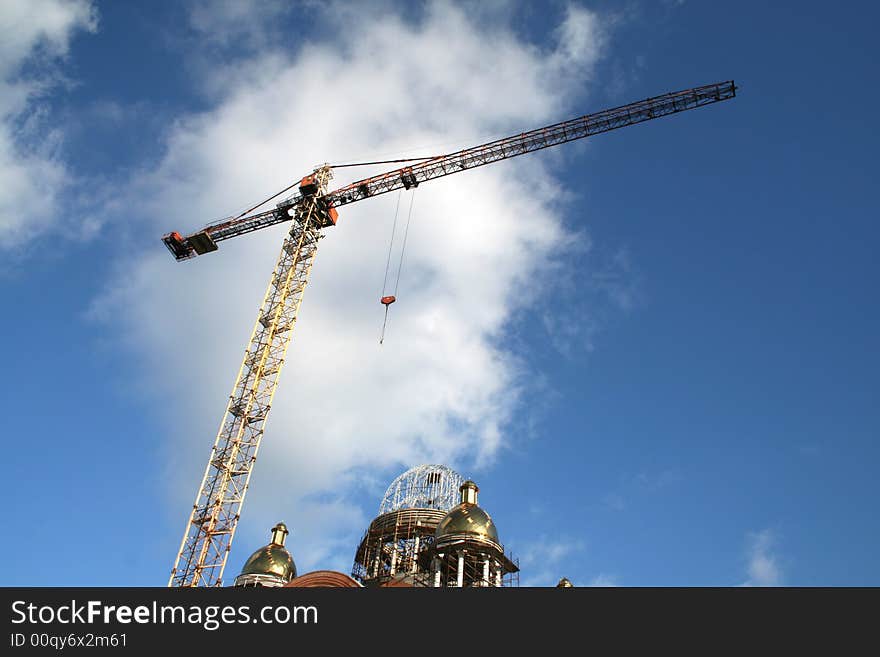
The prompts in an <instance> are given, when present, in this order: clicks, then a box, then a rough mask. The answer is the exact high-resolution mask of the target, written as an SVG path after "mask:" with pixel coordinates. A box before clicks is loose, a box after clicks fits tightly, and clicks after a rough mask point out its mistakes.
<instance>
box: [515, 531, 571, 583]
mask: <svg viewBox="0 0 880 657" xmlns="http://www.w3.org/2000/svg"><path fill="white" fill-rule="evenodd" d="M583 550H584V543H583V541H581V540H578V539H574V538H571V537H568V536H560V537H557V538H549V537H547V536H541V537H538V538H537V539H535V540H533V541H532V542H530V543H527V544H525V545H524V546H523V547H522V548H521V549H520V552H519V559H520V566H521V568H522V571H523V579H522V582H521V584H522V585H523V586H556V584H557V583H558V582H559V579H560V578H561V577H563V576H565V574H566V573H564V572H560V571H561V570H562V569H563V568H564V567H565V564H566V560H567V559H569V558H570V557H572V556H573V555H577V554H578V553H581V552H583ZM569 579H570V578H569Z"/></svg>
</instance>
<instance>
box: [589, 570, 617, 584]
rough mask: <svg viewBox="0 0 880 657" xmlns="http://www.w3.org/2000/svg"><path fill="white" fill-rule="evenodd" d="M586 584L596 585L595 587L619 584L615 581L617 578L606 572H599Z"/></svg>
mask: <svg viewBox="0 0 880 657" xmlns="http://www.w3.org/2000/svg"><path fill="white" fill-rule="evenodd" d="M588 586H596V587H610V586H620V584H619V583H618V581H617V578H616V577H615V576H614V575H609V574H607V573H599V574H598V575H596V576H595V577H594V578H593V579H591V580H590V583H589V584H588Z"/></svg>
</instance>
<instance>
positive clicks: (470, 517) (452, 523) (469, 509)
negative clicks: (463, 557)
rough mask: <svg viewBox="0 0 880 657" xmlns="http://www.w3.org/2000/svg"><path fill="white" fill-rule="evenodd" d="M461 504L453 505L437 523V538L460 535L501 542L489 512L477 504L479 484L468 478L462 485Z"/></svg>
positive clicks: (435, 535) (435, 534)
mask: <svg viewBox="0 0 880 657" xmlns="http://www.w3.org/2000/svg"><path fill="white" fill-rule="evenodd" d="M459 490H460V491H461V504H459V505H458V506H456V507H453V508H452V509H451V510H450V511H449V513H447V514H446V516H445V517H444V518H443V520H441V521H440V523H439V524H438V525H437V531H436V532H435V533H434V537H435V540H436V539H442V538H450V537H452V536H460V535H462V534H465V535H467V536H468V537H478V538H484V539H489V540H490V541H492V542H493V543H499V541H498V530H497V529H495V523H494V522H492V518H491V517H490V516H489V514H488V513H486V512H485V511H483V509H481V508H480V507H479V506H477V493H478V492H479V491H480V489H479V488H477V485H476V484H475V483H474V482H473V481H471V480H468V481H466V482H464V483H463V484H462V485H461V488H460V489H459Z"/></svg>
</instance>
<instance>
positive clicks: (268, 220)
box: [162, 80, 736, 260]
mask: <svg viewBox="0 0 880 657" xmlns="http://www.w3.org/2000/svg"><path fill="white" fill-rule="evenodd" d="M735 96H736V85H735V84H734V82H733V80H729V81H727V82H718V83H715V84H709V85H704V86H702V87H694V88H692V89H685V90H683V91H676V92H672V93H667V94H663V95H661V96H655V97H652V98H647V99H645V100H641V101H638V102H635V103H630V104H628V105H622V106H620V107H615V108H612V109H607V110H603V111H601V112H596V113H594V114H587V115H585V116H581V117H578V118H576V119H570V120H568V121H562V122H560V123H555V124H553V125H550V126H545V127H543V128H538V129H537V130H531V131H529V132H523V133H521V134H518V135H514V136H512V137H506V138H504V139H498V140H496V141H492V142H489V143H486V144H481V145H479V146H475V147H473V148H468V149H464V150H461V151H457V152H455V153H451V154H448V155H442V156H439V157H434V158H430V159H427V160H425V161H423V162H419V163H417V164H413V165H409V166H404V167H401V168H399V169H394V170H392V171H388V172H386V173H383V174H380V175H378V176H372V177H370V178H365V179H363V180H358V181H357V182H353V183H351V184H350V185H346V186H345V187H342V188H340V189H337V190H334V191H331V192H328V193H326V194H324V195H323V196H322V197H320V199H319V201H320V207H319V211H320V213H321V215H322V217H321V225H322V227H328V226H332V225H335V224H336V220H337V210H336V208H338V207H340V206H342V205H347V204H349V203H354V202H356V201H360V200H363V199H365V198H370V197H373V196H377V195H379V194H385V193H387V192H392V191H395V190H398V189H411V188H413V187H417V186H418V185H419V184H420V183H423V182H426V181H428V180H433V179H435V178H440V177H443V176H448V175H451V174H453V173H458V172H460V171H466V170H468V169H473V168H476V167H479V166H484V165H486V164H491V163H492V162H498V161H501V160H506V159H509V158H511V157H516V156H518V155H524V154H526V153H531V152H534V151H537V150H541V149H544V148H550V147H551V146H557V145H559V144H564V143H567V142H570V141H575V140H577V139H583V138H584V137H590V136H592V135H598V134H601V133H603V132H609V131H611V130H616V129H618V128H622V127H625V126H629V125H635V124H637V123H643V122H645V121H650V120H652V119H657V118H660V117H663V116H669V115H672V114H677V113H679V112H684V111H687V110H690V109H695V108H698V107H703V106H705V105H709V104H712V103H717V102H720V101H723V100H727V99H729V98H733V97H735ZM309 179H310V176H306V177H305V178H303V180H302V181H301V182H300V193H299V194H295V195H294V196H291V197H290V198H287V199H285V200H284V201H282V202H281V203H279V204H278V205H277V206H276V207H275V208H273V209H271V210H267V211H264V212H260V213H257V214H254V215H250V216H247V217H241V218H234V219H228V220H226V221H223V222H220V223H217V224H213V225H210V226H207V227H206V228H204V229H203V230H201V231H199V232H197V233H194V234H193V235H190V236H188V237H182V236H181V235H180V233H177V232H173V233H168V234H167V235H165V236H163V238H162V241H163V242H164V243H165V246H167V247H168V249H169V251H171V253H172V254H173V255H174V257H175V258H176V259H177V260H186V259H189V258H192V257H195V256H196V255H202V254H204V253H209V252H211V251H216V250H217V242H220V241H222V240H226V239H230V238H232V237H237V236H239V235H244V234H246V233H250V232H253V231H255V230H260V229H262V228H267V227H269V226H274V225H276V224H279V223H283V222H285V221H289V220H290V219H291V212H292V211H293V210H294V209H295V208H296V207H297V205H298V204H299V203H301V202H302V201H303V199H305V198H307V197H309V196H311V194H314V193H315V191H314V190H315V187H314V185H313V184H310V183H309V182H308V181H309Z"/></svg>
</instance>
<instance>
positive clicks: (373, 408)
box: [94, 3, 602, 583]
mask: <svg viewBox="0 0 880 657" xmlns="http://www.w3.org/2000/svg"><path fill="white" fill-rule="evenodd" d="M334 7H336V6H335V5H334ZM327 20H333V21H336V23H335V25H334V26H333V28H334V29H330V30H328V31H327V32H328V33H329V34H331V35H333V34H335V35H339V36H338V37H331V38H332V39H333V40H331V41H327V42H322V43H314V44H311V45H303V44H302V43H292V44H291V46H292V47H293V48H295V51H294V52H295V55H290V54H289V53H285V52H283V51H280V50H272V51H268V52H264V53H261V54H259V55H257V56H254V57H252V58H250V59H248V60H247V61H244V62H242V61H237V62H233V63H232V64H231V65H230V67H228V68H227V67H224V66H223V65H221V64H220V63H219V62H218V63H217V64H216V66H215V69H214V73H213V75H214V79H213V80H207V81H206V84H207V85H208V86H209V87H211V88H213V89H215V90H218V92H219V90H222V93H221V95H220V96H219V97H218V98H219V99H218V104H217V106H216V107H215V108H213V109H212V110H210V111H207V112H205V113H202V114H198V115H193V116H189V117H183V118H181V119H180V120H179V121H178V122H177V124H176V125H175V126H174V128H173V130H172V131H171V132H170V135H169V138H168V143H167V146H168V150H167V156H166V157H165V159H164V160H163V161H162V162H161V163H160V165H159V166H158V168H157V169H156V170H154V171H150V172H143V173H142V174H141V175H140V176H139V179H138V181H137V183H135V184H134V185H133V191H132V194H133V196H132V200H135V199H136V200H137V204H136V205H132V206H130V207H135V208H136V210H135V211H137V212H142V213H143V214H144V216H146V217H149V221H150V227H149V230H150V231H151V232H152V233H153V234H154V235H155V240H154V241H152V242H151V243H150V244H151V246H154V247H155V248H153V249H152V250H150V251H149V252H147V253H144V252H143V251H139V250H135V251H132V252H128V253H126V254H125V256H124V257H123V258H120V260H119V262H118V263H117V271H118V275H117V276H115V277H114V283H113V284H112V285H110V286H109V287H108V289H107V290H106V291H105V292H104V294H103V295H102V297H101V298H100V299H99V300H98V301H97V302H96V303H95V307H94V312H95V315H96V316H99V317H101V318H103V320H104V321H105V322H107V324H108V325H110V326H112V328H113V330H114V331H118V332H119V335H120V336H121V339H122V340H124V341H125V343H126V345H127V346H128V347H129V348H130V349H131V350H132V352H133V353H134V354H135V355H136V356H137V357H138V358H140V359H141V361H140V362H141V363H142V364H143V367H142V368H141V370H140V371H141V372H142V373H143V376H144V381H143V382H142V383H143V385H144V387H145V388H147V389H149V390H150V391H151V392H150V394H151V395H152V396H153V398H154V399H155V400H156V401H157V409H160V410H159V411H158V412H159V413H160V414H161V415H162V418H163V419H164V421H165V422H167V424H168V426H169V427H170V429H169V433H168V435H167V437H166V444H167V446H168V450H169V459H168V460H169V462H168V470H167V473H166V474H167V477H168V481H169V501H170V502H171V503H172V506H171V511H170V516H171V517H173V519H174V521H175V522H177V521H179V524H180V528H181V529H182V528H183V522H184V515H183V514H184V513H185V512H186V510H187V508H188V507H189V504H191V499H192V496H193V494H194V488H195V486H196V484H197V481H196V479H197V477H198V476H199V475H200V474H201V468H202V467H203V459H204V458H206V457H207V454H208V451H209V448H210V443H211V441H212V440H213V436H214V432H215V431H216V426H217V423H218V421H219V419H220V415H221V412H222V409H223V404H224V402H225V399H226V396H227V395H228V392H229V388H230V387H231V384H232V378H233V376H234V374H235V372H236V371H237V367H238V364H239V362H238V359H239V358H240V356H241V354H242V351H243V348H244V346H245V344H244V341H245V339H246V338H247V336H248V335H249V331H250V328H251V326H252V322H253V320H254V318H255V316H256V312H257V308H258V305H259V302H260V300H261V299H262V296H263V292H264V290H265V285H266V283H267V281H268V277H269V273H270V271H271V268H272V266H273V265H274V262H275V258H276V257H277V251H278V249H279V248H280V244H281V241H282V237H283V234H284V230H285V228H282V227H279V228H276V229H269V230H265V231H262V232H260V233H256V234H252V235H249V236H247V237H243V238H238V239H235V240H231V241H229V242H223V243H222V244H221V249H220V251H219V252H218V253H216V254H212V255H210V256H207V257H202V258H198V259H196V260H195V261H192V262H187V263H183V264H177V263H174V262H173V261H172V259H171V257H170V256H169V255H168V253H167V252H165V251H164V249H163V248H162V247H161V245H160V243H159V242H158V238H159V236H160V235H161V234H162V233H164V232H166V231H167V230H170V229H177V230H180V231H182V232H189V231H192V230H194V229H196V228H198V227H199V226H200V225H202V224H204V223H207V222H209V221H212V220H214V219H216V218H218V217H221V216H224V215H228V214H230V213H231V211H233V210H237V209H243V208H244V207H246V206H247V202H248V201H250V200H252V199H255V198H261V197H262V196H263V195H268V194H267V192H268V193H271V191H274V190H277V189H280V188H282V187H284V186H286V185H288V184H290V182H291V180H293V179H297V178H298V177H300V176H302V175H303V174H305V173H307V172H308V171H309V170H310V169H311V168H312V166H314V165H316V164H318V163H321V162H324V161H328V160H329V161H331V162H332V161H340V160H350V159H352V158H355V157H362V158H372V157H375V156H377V155H380V154H383V155H384V154H397V153H403V152H411V151H412V150H413V149H420V150H421V151H423V152H424V151H425V150H426V149H427V150H428V151H433V150H436V149H442V150H449V148H448V145H449V144H450V143H455V142H458V143H461V142H466V141H467V140H471V141H473V140H474V139H478V138H479V137H480V136H485V135H492V134H499V133H509V132H518V131H520V130H522V129H527V128H530V127H535V126H538V125H541V124H543V123H548V122H552V121H555V120H558V119H562V118H565V116H566V115H568V114H569V113H572V112H575V113H576V112H582V111H583V108H580V107H579V108H577V109H572V108H571V107H569V106H568V104H569V102H570V100H571V98H572V97H573V96H574V95H577V96H582V95H583V92H584V89H583V80H584V79H589V77H590V74H591V71H592V68H593V66H594V64H595V62H596V59H597V58H598V57H599V55H600V54H601V42H602V40H601V39H600V38H599V35H600V34H601V25H600V23H599V22H598V20H597V19H596V18H595V16H594V15H593V14H590V13H589V12H585V11H584V10H572V11H569V12H568V14H567V16H566V19H565V23H564V24H563V26H562V27H560V30H559V34H560V35H561V36H562V37H569V40H568V41H566V42H565V43H560V44H557V45H556V46H554V47H552V48H550V49H547V48H545V47H539V46H537V45H535V44H530V43H524V42H522V41H521V40H520V38H518V36H517V35H516V34H515V33H513V32H512V31H510V30H509V29H508V28H506V27H499V24H496V23H493V22H492V21H490V20H486V21H485V22H477V20H476V19H474V18H473V17H471V16H469V15H468V14H467V13H466V12H464V11H462V10H461V9H460V8H458V7H457V6H456V5H453V4H448V3H432V4H429V5H428V6H427V8H426V9H425V14H424V16H423V17H422V18H420V19H418V20H417V21H416V22H412V21H407V20H404V19H403V18H401V17H400V15H399V14H398V13H397V12H395V11H388V12H385V13H383V15H382V16H381V17H379V16H376V15H371V14H364V13H363V12H359V13H358V14H357V15H356V16H353V15H352V14H351V13H347V12H344V11H340V12H336V13H335V14H333V17H332V18H331V17H330V16H329V15H328V17H327ZM348 21H356V22H353V23H349V22H348ZM353 34H356V35H357V38H352V36H351V35H353ZM590 35H593V36H592V37H591V36H590ZM574 37H576V38H574ZM291 38H292V39H295V35H292V37H291ZM591 38H594V39H596V40H597V43H592V42H591V41H590V39H591ZM343 171H345V170H343ZM350 175H355V174H348V173H346V174H340V177H339V179H338V180H336V181H334V182H335V183H338V184H343V183H344V182H346V181H347V180H348V179H349V176H350ZM356 175H358V176H359V177H360V176H361V175H366V172H363V171H359V172H358V173H357V174H356ZM559 192H560V190H559V189H558V188H557V186H556V185H555V183H554V182H553V180H552V178H551V177H550V176H549V175H548V173H547V171H546V170H545V168H544V165H543V160H542V159H541V158H538V157H531V158H529V157H527V158H521V159H517V160H512V161H510V162H508V163H503V164H496V165H493V166H490V167H487V168H484V169H479V170H476V171H472V172H468V173H463V174H461V175H459V176H453V177H450V178H444V179H441V180H437V181H433V182H431V183H428V184H426V185H423V186H421V187H420V188H419V189H418V190H417V192H416V197H415V210H414V217H413V223H412V227H411V228H410V233H409V238H408V244H407V253H406V261H405V269H404V273H403V279H402V281H401V288H400V291H399V294H398V298H399V301H398V303H397V304H395V306H393V307H392V310H391V316H390V321H389V329H388V333H387V337H386V340H385V344H384V345H383V346H381V347H380V346H379V344H378V337H379V329H380V325H381V321H382V307H381V306H380V304H379V302H378V300H379V296H380V293H381V289H380V285H381V281H382V274H383V272H384V265H385V256H386V249H387V246H388V239H389V231H390V226H391V220H392V215H393V212H394V203H395V202H396V198H395V196H394V195H391V194H389V195H386V196H384V197H380V198H376V199H372V200H370V201H367V202H363V203H358V204H354V205H351V206H346V207H344V208H342V209H341V211H340V215H341V216H340V222H339V226H338V227H336V228H334V229H330V230H328V231H327V232H326V235H327V239H325V240H323V241H322V242H321V249H320V253H318V255H317V259H316V263H315V268H314V271H313V274H312V280H311V282H310V285H309V289H308V291H307V293H306V295H305V299H304V302H303V307H302V312H301V318H300V322H299V324H298V325H297V328H296V331H295V335H294V340H293V344H292V346H291V348H290V351H289V352H288V358H287V362H288V364H287V366H286V368H285V371H284V372H283V373H282V375H281V382H280V385H279V389H278V393H277V394H276V397H275V400H274V405H273V410H272V416H271V418H270V420H269V422H268V426H267V430H266V437H265V440H264V443H263V447H262V448H261V451H260V461H259V463H258V464H257V466H256V470H255V475H254V477H253V479H252V480H251V482H252V483H251V490H250V492H249V494H248V502H247V509H246V511H245V513H244V515H243V520H242V528H241V531H240V532H239V534H238V535H237V538H236V548H237V549H234V550H233V556H232V558H231V560H230V566H229V568H230V570H235V569H236V568H238V567H239V565H240V563H241V562H242V561H243V559H244V558H245V556H246V554H247V552H249V551H250V550H252V549H253V548H254V547H256V545H258V544H259V543H260V542H261V541H264V540H265V536H266V530H267V529H268V527H270V526H271V524H272V523H273V522H275V521H276V520H278V519H281V518H283V519H285V520H286V521H287V522H288V523H289V524H290V525H291V527H292V529H293V532H294V535H295V536H296V537H297V538H296V546H297V548H296V549H297V550H302V554H303V555H307V556H305V557H301V556H297V559H298V563H299V564H300V566H301V570H302V569H303V568H308V567H314V566H326V564H327V563H328V561H330V562H333V563H336V562H338V561H339V560H340V559H341V560H343V561H344V560H345V558H349V557H345V558H343V557H344V555H347V554H349V553H353V551H354V547H355V545H356V541H355V542H353V541H351V540H349V539H348V538H347V539H346V540H347V542H339V541H340V537H341V536H342V535H343V534H345V535H346V537H350V536H351V535H352V532H354V534H355V535H357V537H359V534H360V532H361V531H363V529H365V522H366V520H367V519H366V518H362V517H361V515H362V514H360V513H359V512H356V511H353V510H352V509H350V508H347V504H348V503H347V502H346V492H347V491H348V490H349V489H350V486H351V484H353V483H355V481H356V479H357V475H355V474H354V472H356V471H357V470H358V469H361V468H365V467H368V468H372V469H374V471H375V470H377V469H378V470H386V471H389V470H390V469H394V468H399V469H401V470H402V469H404V468H405V467H409V466H410V465H413V464H415V463H419V462H444V463H448V464H450V465H456V464H458V465H460V466H461V465H464V466H467V468H468V469H470V468H478V467H480V466H482V465H486V464H488V463H491V461H492V459H493V458H494V457H495V456H496V455H497V453H498V451H499V450H500V449H501V448H502V447H503V445H504V443H505V432H506V430H507V429H508V423H509V421H510V420H511V417H512V413H513V411H514V409H515V405H516V403H517V399H518V394H519V392H520V391H521V390H522V389H523V387H524V386H527V385H528V378H529V377H528V373H527V372H525V371H524V370H523V368H522V365H521V364H520V363H519V362H518V360H517V359H516V358H515V357H514V356H513V355H512V354H511V353H510V352H509V351H508V350H506V349H505V348H504V342H503V340H502V338H503V336H504V333H505V330H507V328H508V323H509V322H510V320H511V318H512V317H513V316H514V314H515V313H516V312H517V311H519V310H522V309H524V308H527V307H528V306H529V304H530V303H532V301H533V300H534V299H535V297H536V295H537V294H538V293H539V292H540V290H541V285H542V281H543V280H544V274H545V273H546V272H547V271H549V268H550V263H551V259H552V258H553V254H554V253H555V252H556V251H557V250H558V249H559V248H560V247H561V245H562V244H563V242H564V240H565V239H566V236H565V235H564V232H563V228H562V225H561V222H560V219H559V216H560V213H559V212H558V201H557V198H558V196H559ZM406 203H407V200H406V199H404V201H403V202H402V207H406ZM568 239H570V238H568ZM389 479H390V477H389ZM315 491H324V492H326V493H327V496H326V497H316V496H314V495H312V493H314V492H315ZM378 502H379V500H378V498H377V499H376V504H377V505H378ZM368 513H369V514H372V513H373V510H372V509H369V511H368ZM318 520H320V522H319V521H318ZM354 522H358V523H360V524H358V526H356V527H355V528H354V529H352V526H351V525H352V523H354ZM337 542H338V544H339V545H340V546H341V545H344V546H345V551H344V554H343V553H342V552H339V551H338V550H335V551H334V550H332V549H330V551H329V552H328V548H327V546H328V545H336V544H337ZM174 547H175V548H176V544H175V546H174ZM340 549H341V548H340ZM340 554H343V556H340ZM170 558H171V555H169V561H170ZM233 574H234V573H230V572H227V579H229V577H230V576H231V575H233ZM554 583H555V582H554Z"/></svg>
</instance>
